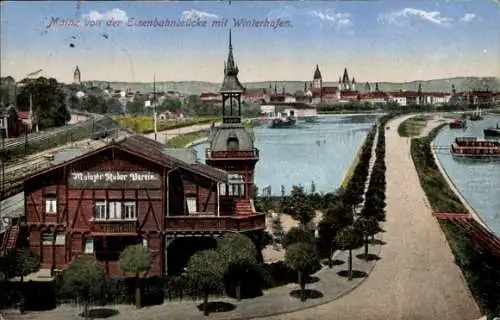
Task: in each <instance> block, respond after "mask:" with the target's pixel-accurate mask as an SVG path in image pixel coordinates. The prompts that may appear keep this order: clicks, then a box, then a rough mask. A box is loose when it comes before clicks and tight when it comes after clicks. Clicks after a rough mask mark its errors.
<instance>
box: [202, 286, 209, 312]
mask: <svg viewBox="0 0 500 320" xmlns="http://www.w3.org/2000/svg"><path fill="white" fill-rule="evenodd" d="M203 315H204V316H208V291H205V292H204V293H203Z"/></svg>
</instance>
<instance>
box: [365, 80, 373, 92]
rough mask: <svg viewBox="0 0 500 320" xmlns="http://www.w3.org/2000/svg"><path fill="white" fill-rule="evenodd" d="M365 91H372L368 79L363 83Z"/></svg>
mask: <svg viewBox="0 0 500 320" xmlns="http://www.w3.org/2000/svg"><path fill="white" fill-rule="evenodd" d="M365 92H372V86H371V85H370V83H369V82H368V81H367V82H366V84H365Z"/></svg>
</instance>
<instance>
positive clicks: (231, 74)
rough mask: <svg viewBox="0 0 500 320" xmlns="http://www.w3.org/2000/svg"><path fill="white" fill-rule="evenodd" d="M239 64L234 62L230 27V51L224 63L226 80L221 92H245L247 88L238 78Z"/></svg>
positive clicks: (223, 82)
mask: <svg viewBox="0 0 500 320" xmlns="http://www.w3.org/2000/svg"><path fill="white" fill-rule="evenodd" d="M238 72H239V69H238V66H237V65H236V63H235V62H234V56H233V43H232V39H231V29H229V53H228V56H227V62H225V64H224V80H223V81H222V86H221V88H220V90H219V92H220V93H243V92H245V88H244V87H243V85H242V84H241V83H240V81H239V80H238Z"/></svg>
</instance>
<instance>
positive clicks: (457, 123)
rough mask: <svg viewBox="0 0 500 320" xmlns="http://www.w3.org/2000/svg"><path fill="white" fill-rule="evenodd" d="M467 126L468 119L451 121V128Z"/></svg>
mask: <svg viewBox="0 0 500 320" xmlns="http://www.w3.org/2000/svg"><path fill="white" fill-rule="evenodd" d="M466 126H467V121H465V120H455V121H453V122H450V129H465V127H466Z"/></svg>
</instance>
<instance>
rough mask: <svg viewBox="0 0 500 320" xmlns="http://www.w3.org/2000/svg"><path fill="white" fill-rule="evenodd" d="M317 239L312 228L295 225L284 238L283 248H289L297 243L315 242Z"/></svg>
mask: <svg viewBox="0 0 500 320" xmlns="http://www.w3.org/2000/svg"><path fill="white" fill-rule="evenodd" d="M315 242H316V239H315V238H314V235H313V233H312V232H311V231H310V230H306V229H304V228H297V227H293V228H291V229H290V230H288V232H287V233H286V234H285V237H284V238H283V248H285V249H286V248H288V247H289V246H291V245H292V244H295V243H309V244H315Z"/></svg>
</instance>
